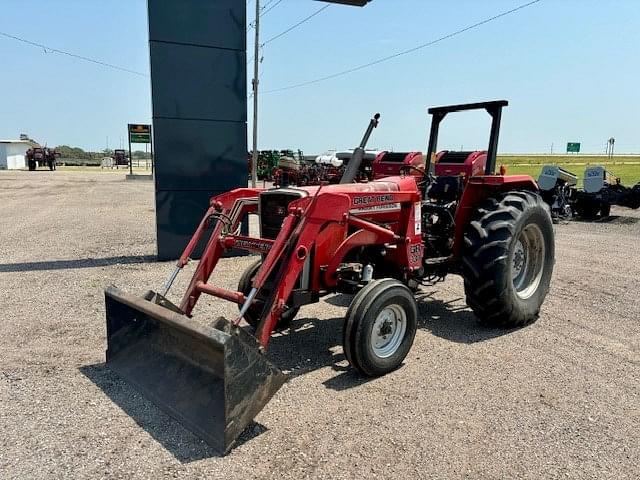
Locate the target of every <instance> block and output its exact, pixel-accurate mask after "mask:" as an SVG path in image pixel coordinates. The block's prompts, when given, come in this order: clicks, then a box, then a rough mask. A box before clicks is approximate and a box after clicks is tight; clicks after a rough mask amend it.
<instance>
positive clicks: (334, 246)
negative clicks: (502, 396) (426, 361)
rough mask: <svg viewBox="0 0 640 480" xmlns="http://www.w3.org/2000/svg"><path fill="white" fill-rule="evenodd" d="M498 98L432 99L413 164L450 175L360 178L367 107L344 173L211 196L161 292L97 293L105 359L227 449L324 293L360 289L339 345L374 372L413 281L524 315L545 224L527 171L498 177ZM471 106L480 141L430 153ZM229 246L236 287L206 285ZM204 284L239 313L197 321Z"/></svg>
mask: <svg viewBox="0 0 640 480" xmlns="http://www.w3.org/2000/svg"><path fill="white" fill-rule="evenodd" d="M506 105H507V102H506V101H504V100H502V101H493V102H484V103H475V104H468V105H455V106H448V107H438V108H431V109H430V110H429V112H430V113H431V114H432V115H433V118H432V123H431V134H430V139H429V147H428V151H427V155H426V157H425V163H426V164H425V165H424V166H423V167H422V171H423V172H430V171H431V170H432V169H431V168H430V167H431V165H430V164H431V160H432V158H437V159H438V163H437V164H436V168H435V172H436V173H437V172H449V171H450V172H451V173H450V174H443V175H440V174H437V175H436V176H434V175H432V174H430V173H424V174H423V175H422V176H420V177H417V176H414V175H398V176H392V177H387V178H383V179H380V180H375V181H370V182H367V183H354V179H355V178H356V176H357V172H358V168H359V164H360V162H361V161H362V158H363V154H364V151H365V150H364V149H365V146H366V143H367V140H368V138H369V136H370V135H371V133H372V131H373V129H374V128H375V127H376V126H377V124H378V119H379V115H376V116H375V117H374V118H373V119H372V120H371V122H370V124H369V127H368V128H367V131H366V133H365V135H364V138H363V139H362V142H361V143H360V146H359V147H358V148H357V149H356V151H355V152H354V155H353V156H352V158H351V159H350V161H349V164H348V166H347V169H346V171H345V173H344V176H343V177H342V179H341V181H340V183H339V184H335V185H320V186H310V187H302V188H275V189H253V188H238V189H235V190H232V191H229V192H227V193H223V194H221V195H216V196H214V197H212V198H211V200H210V203H209V207H208V209H207V211H206V213H205V215H204V217H203V218H202V221H201V222H200V225H199V226H198V228H197V229H196V231H195V233H194V235H193V237H192V238H191V240H190V241H189V243H188V245H187V246H186V248H185V250H184V252H183V254H182V256H181V257H180V259H179V260H178V262H177V265H176V267H175V269H174V271H173V272H172V273H171V275H170V276H169V278H168V280H167V282H166V284H165V285H164V286H163V288H162V290H161V292H160V293H154V292H151V291H150V292H148V293H147V294H146V295H145V296H144V297H137V296H134V295H131V294H129V293H126V292H124V291H121V290H119V289H118V288H116V287H113V286H112V287H109V288H107V289H106V291H105V300H106V321H107V341H108V349H107V352H106V356H107V365H108V366H110V367H111V368H112V369H113V370H115V371H116V372H118V373H119V374H120V375H121V376H123V377H124V378H125V379H127V380H128V381H129V382H131V383H132V384H134V385H137V387H138V388H139V389H140V390H141V391H142V392H144V393H145V394H146V396H147V397H148V398H149V399H151V400H152V401H153V402H155V403H156V404H157V405H158V406H159V407H161V408H163V409H164V410H166V411H167V412H168V413H169V414H170V415H172V416H173V417H175V418H176V419H178V420H179V421H180V422H182V423H183V424H184V425H185V426H186V427H187V428H189V429H191V430H192V431H193V432H195V433H196V434H197V435H199V436H200V437H201V438H203V439H204V440H206V441H207V442H208V443H210V444H211V445H212V446H213V447H214V448H215V449H218V450H219V451H220V452H222V453H226V452H228V451H229V450H230V449H231V448H232V447H233V445H234V443H235V442H236V439H237V437H238V435H239V434H240V433H241V432H242V431H243V430H244V428H245V427H246V426H247V425H248V424H249V423H250V422H251V420H252V419H253V418H254V416H255V415H256V414H257V413H258V412H259V411H260V410H261V409H262V408H263V406H264V405H265V404H266V403H267V402H268V401H269V399H270V398H271V397H272V395H274V393H275V392H276V391H277V390H278V389H279V388H280V387H281V386H282V384H283V383H284V382H285V381H286V376H285V375H284V374H283V373H282V372H281V371H280V369H279V368H278V367H277V366H276V365H275V364H273V363H272V362H271V361H270V360H269V357H268V353H267V352H268V347H269V340H270V338H271V335H272V333H273V332H274V331H278V330H281V329H285V328H286V327H287V326H288V325H289V324H290V322H291V321H292V319H293V318H294V317H295V316H296V314H297V312H298V309H299V308H300V307H301V306H303V305H306V304H310V303H314V302H318V301H319V299H320V298H321V297H323V296H325V295H328V294H332V293H336V292H343V293H348V294H353V295H354V296H353V300H352V302H351V305H350V307H349V308H348V310H347V312H346V315H345V318H344V324H343V325H344V326H343V332H342V333H343V337H342V338H343V342H342V343H343V345H342V346H343V349H344V353H345V355H346V358H347V359H348V361H349V363H350V364H351V366H352V368H353V369H355V370H356V371H358V372H360V374H362V375H364V376H371V377H375V376H380V375H385V374H387V373H389V372H392V371H393V370H395V369H396V368H398V367H399V366H400V365H401V364H402V362H403V361H404V359H405V357H406V355H407V353H408V352H409V349H410V348H411V346H412V344H413V340H414V336H415V334H416V328H417V326H418V323H419V321H420V319H419V318H418V313H417V304H416V298H415V295H416V292H417V291H418V290H419V288H420V287H421V286H429V287H431V286H433V285H434V284H435V283H436V282H439V281H441V280H443V279H444V278H445V277H446V276H447V275H449V274H455V275H460V276H462V278H463V279H464V290H465V294H466V300H467V304H468V305H469V307H470V308H471V309H472V310H473V312H474V313H475V314H476V316H477V317H478V319H479V320H480V322H482V323H483V324H485V325H487V327H493V328H514V327H521V326H523V325H527V324H528V323H531V322H534V321H535V320H536V319H537V318H538V315H539V313H540V307H541V305H542V303H543V301H544V298H545V296H546V295H547V292H548V290H549V284H550V280H551V274H552V270H553V264H554V234H553V228H552V223H551V215H550V213H549V207H548V206H547V204H546V203H545V202H544V201H543V200H542V198H541V197H540V195H539V193H538V187H537V185H536V182H535V181H534V180H533V179H532V178H531V177H529V176H526V175H513V176H506V175H503V174H496V173H495V167H496V165H495V164H496V151H497V147H498V133H499V127H500V118H501V113H502V109H503V107H505V106H506ZM472 109H482V110H486V111H487V112H488V113H489V114H490V115H491V117H492V126H491V134H490V139H489V146H488V150H487V151H480V152H446V153H442V154H438V155H435V153H434V152H436V145H437V138H438V129H439V126H440V123H441V122H442V120H443V119H444V118H445V117H446V115H448V114H450V113H452V112H459V111H463V110H472ZM248 214H257V215H258V216H259V219H260V236H259V237H255V238H254V237H249V236H246V235H243V234H242V233H241V224H242V221H243V219H244V218H245V217H246V216H247V215H248ZM201 241H203V242H206V246H205V247H204V251H203V253H202V257H201V259H200V261H199V263H198V264H197V267H196V269H195V273H194V274H193V277H192V278H191V281H190V282H189V286H188V287H187V289H186V291H185V292H184V294H183V295H182V299H181V300H180V301H179V302H176V303H175V304H174V303H172V302H171V301H170V300H169V299H168V298H167V293H168V291H169V289H170V287H171V285H172V283H173V281H174V280H175V278H176V275H177V274H178V272H179V271H180V270H181V269H182V268H183V267H185V265H187V263H188V262H189V260H190V257H191V256H192V254H193V252H194V249H195V248H196V245H198V244H199V243H200V242H201ZM232 249H243V250H247V251H249V252H252V253H254V254H257V256H256V261H255V262H254V263H253V264H252V265H251V266H250V267H249V268H247V270H246V271H244V273H242V274H241V275H240V277H239V280H238V286H237V289H231V290H230V289H228V288H224V287H222V286H220V285H217V284H216V275H215V271H216V266H217V265H218V262H219V260H220V258H221V257H222V256H223V255H225V254H226V253H228V252H230V251H231V250H232ZM203 295H211V296H213V297H216V298H219V299H224V300H226V301H229V302H233V303H236V304H237V305H238V309H239V312H238V314H237V316H235V318H231V319H225V318H222V317H220V318H217V319H207V320H205V321H204V322H198V321H196V320H195V319H193V318H192V317H193V316H194V315H195V314H196V307H197V306H198V303H199V302H200V300H201V299H202V296H203ZM211 320H213V321H211ZM243 320H244V321H245V322H246V324H248V325H246V326H245V325H244V323H242V322H243ZM291 335H295V332H292V333H291ZM291 407H292V408H295V406H294V405H292V406H291Z"/></svg>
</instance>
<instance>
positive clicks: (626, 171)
mask: <svg viewBox="0 0 640 480" xmlns="http://www.w3.org/2000/svg"><path fill="white" fill-rule="evenodd" d="M614 158H615V160H614V161H609V159H608V158H607V157H606V156H604V155H602V156H597V155H589V156H587V155H584V156H583V155H553V156H551V155H548V156H547V155H540V156H535V155H498V165H500V164H504V165H506V166H507V172H508V173H522V174H527V175H531V176H532V177H533V178H538V175H540V170H541V169H542V166H543V165H546V164H554V165H559V166H561V167H562V168H565V169H566V170H569V171H570V172H573V173H575V174H576V175H578V184H579V185H580V184H582V176H583V175H584V169H585V168H586V167H587V166H588V165H604V166H605V168H606V169H607V170H609V171H610V172H612V173H613V174H615V175H616V176H618V177H620V180H621V182H622V184H623V185H626V186H628V187H630V186H633V185H635V184H636V183H638V182H640V155H638V156H624V157H614Z"/></svg>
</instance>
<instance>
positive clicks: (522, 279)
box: [511, 223, 545, 299]
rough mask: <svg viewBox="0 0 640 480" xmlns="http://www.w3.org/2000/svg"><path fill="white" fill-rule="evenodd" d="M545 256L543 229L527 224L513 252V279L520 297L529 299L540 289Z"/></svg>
mask: <svg viewBox="0 0 640 480" xmlns="http://www.w3.org/2000/svg"><path fill="white" fill-rule="evenodd" d="M544 256H545V245H544V236H543V235H542V230H540V227H538V225H536V224H533V223H532V224H529V225H527V226H526V227H525V228H524V229H523V230H522V232H520V235H519V236H518V239H517V240H516V243H515V246H514V248H513V253H512V254H511V280H512V282H513V288H514V289H515V292H516V295H518V297H520V298H522V299H527V298H529V297H531V295H533V294H534V293H535V292H536V290H537V289H538V286H539V285H540V280H541V279H542V272H543V270H544Z"/></svg>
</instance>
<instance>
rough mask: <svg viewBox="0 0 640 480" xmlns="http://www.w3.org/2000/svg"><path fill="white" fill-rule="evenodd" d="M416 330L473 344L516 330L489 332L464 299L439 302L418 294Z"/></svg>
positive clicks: (490, 330) (496, 329) (488, 328)
mask: <svg viewBox="0 0 640 480" xmlns="http://www.w3.org/2000/svg"><path fill="white" fill-rule="evenodd" d="M416 300H417V303H418V328H420V329H422V330H427V331H429V332H430V333H432V334H433V335H435V336H436V337H440V338H443V339H445V340H449V341H451V342H455V343H464V344H473V343H478V342H484V341H486V340H491V339H492V338H497V337H501V336H503V335H508V334H510V333H512V332H514V331H516V330H518V329H519V328H509V329H505V328H492V327H487V326H484V325H481V324H480V323H479V322H478V319H477V318H476V316H475V315H474V313H473V312H472V311H471V309H470V308H469V307H468V306H467V304H466V303H465V300H464V298H462V297H460V298H456V299H453V300H449V301H446V302H445V301H443V300H439V299H436V298H433V293H426V292H420V293H418V295H417V296H416Z"/></svg>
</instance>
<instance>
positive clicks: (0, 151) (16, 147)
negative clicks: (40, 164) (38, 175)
mask: <svg viewBox="0 0 640 480" xmlns="http://www.w3.org/2000/svg"><path fill="white" fill-rule="evenodd" d="M31 146H32V145H31V142H28V141H26V140H0V170H18V169H20V168H25V167H26V160H25V156H24V155H25V153H27V150H28V149H29V148H30V147H31Z"/></svg>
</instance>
